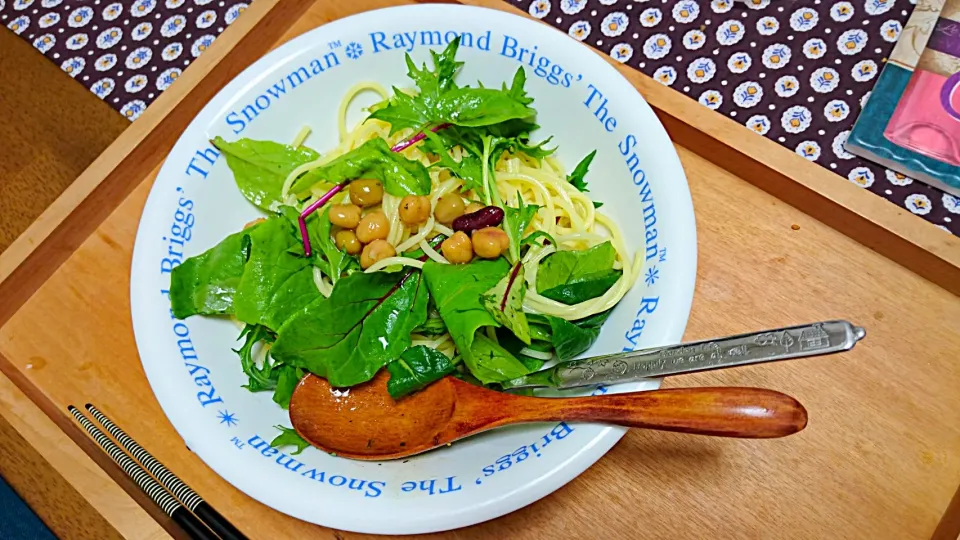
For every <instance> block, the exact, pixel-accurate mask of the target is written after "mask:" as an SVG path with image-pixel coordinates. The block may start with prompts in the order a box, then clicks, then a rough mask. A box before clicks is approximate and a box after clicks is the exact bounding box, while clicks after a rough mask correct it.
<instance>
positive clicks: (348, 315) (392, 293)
mask: <svg viewBox="0 0 960 540" xmlns="http://www.w3.org/2000/svg"><path fill="white" fill-rule="evenodd" d="M426 319H427V289H426V287H425V286H424V285H423V283H422V278H421V276H420V274H419V273H417V272H414V271H408V272H404V273H393V274H390V273H384V272H374V273H371V274H366V273H356V274H353V275H351V276H348V277H346V278H344V279H342V280H341V281H340V282H339V283H338V284H337V286H336V287H335V288H334V289H333V293H332V294H331V295H330V298H327V299H321V300H319V301H316V302H313V303H311V304H310V305H309V306H307V307H306V308H305V309H303V310H302V311H300V312H299V313H297V314H296V315H294V316H293V317H291V318H290V320H288V321H287V322H285V323H284V324H283V326H282V327H280V331H279V332H278V333H277V342H276V343H275V344H274V345H273V348H272V349H271V353H272V354H273V356H274V357H275V358H277V359H278V360H282V361H283V362H285V363H287V364H289V365H291V366H296V367H301V368H303V369H305V370H307V371H309V372H311V373H313V374H315V375H318V376H321V377H326V379H327V380H328V381H330V384H331V385H333V386H353V385H355V384H359V383H362V382H366V381H368V380H370V379H371V378H373V376H374V375H375V374H376V373H377V371H379V370H380V368H382V367H383V366H385V365H386V364H387V363H389V362H390V361H392V360H394V359H396V358H398V357H399V356H400V355H401V353H403V351H404V350H406V349H407V347H409V346H410V333H411V332H412V331H413V329H414V328H416V327H417V326H418V325H420V324H422V323H423V322H424V321H425V320H426Z"/></svg>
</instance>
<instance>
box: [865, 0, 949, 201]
mask: <svg viewBox="0 0 960 540" xmlns="http://www.w3.org/2000/svg"><path fill="white" fill-rule="evenodd" d="M847 149H848V150H849V151H850V152H852V153H854V154H857V155H860V156H863V157H865V158H867V159H870V160H871V161H875V162H878V163H880V164H882V165H884V166H886V167H888V168H890V169H893V170H896V171H898V172H900V173H903V174H905V175H907V176H910V177H913V178H916V179H918V180H920V181H923V182H925V183H928V184H931V185H934V186H936V187H939V188H940V189H943V190H945V191H947V192H950V193H952V194H954V195H960V0H920V2H919V3H918V5H917V7H916V8H915V11H914V14H913V15H912V16H911V17H910V20H909V21H907V25H906V26H905V27H904V30H903V32H902V33H901V36H900V41H899V42H898V43H897V46H896V48H895V49H894V51H893V53H892V54H891V57H890V61H889V62H888V63H887V65H886V67H885V68H884V70H883V73H882V74H881V76H880V79H879V80H878V81H877V85H876V87H875V88H874V90H873V92H872V93H871V95H870V99H869V101H868V102H867V104H866V106H865V107H864V109H863V112H862V113H861V114H860V117H859V118H858V119H857V123H856V125H855V126H854V129H853V132H852V133H851V135H850V138H849V140H848V143H847Z"/></svg>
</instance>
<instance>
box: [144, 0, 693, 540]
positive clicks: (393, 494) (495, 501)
mask: <svg viewBox="0 0 960 540" xmlns="http://www.w3.org/2000/svg"><path fill="white" fill-rule="evenodd" d="M461 33H462V34H463V35H464V37H463V40H462V41H463V44H462V45H461V48H460V56H459V59H460V60H463V61H465V62H466V66H465V67H464V69H463V72H462V73H461V75H460V80H461V81H465V82H473V81H476V80H480V81H483V82H484V83H485V84H486V85H498V86H499V85H500V83H501V82H502V81H504V80H509V79H510V78H511V77H512V75H513V73H514V71H515V70H516V69H517V66H518V65H520V61H518V59H519V57H520V55H521V54H522V55H523V57H522V61H523V63H524V64H525V65H526V66H527V68H526V69H527V81H528V82H527V89H528V91H529V92H530V94H531V95H532V96H533V97H535V99H536V101H535V103H534V106H535V107H536V108H537V110H538V111H539V116H538V122H539V123H540V125H541V126H542V131H541V133H540V134H541V135H548V134H549V135H553V136H554V141H555V142H556V143H558V144H559V147H560V151H559V154H558V155H559V157H560V159H561V160H562V161H563V162H564V163H565V165H566V166H567V167H568V168H572V167H573V165H575V164H576V162H577V161H579V159H580V158H581V157H583V156H584V155H585V154H587V153H588V152H590V151H591V150H593V149H597V157H596V159H595V160H594V162H593V166H592V168H591V171H590V174H589V176H588V177H587V180H588V181H589V184H590V190H591V194H592V195H593V197H594V198H595V199H597V200H600V201H603V202H604V203H605V206H604V207H603V211H604V212H606V213H608V214H609V215H611V217H613V218H614V219H615V220H616V221H617V222H618V223H619V224H620V226H621V227H622V228H623V229H624V232H625V235H626V237H627V241H628V246H629V248H630V249H632V250H635V252H636V253H639V254H640V256H641V257H644V259H645V265H644V271H643V275H642V276H641V278H640V279H639V280H638V284H637V286H636V287H635V288H634V289H633V290H632V291H631V292H630V293H629V294H628V295H627V296H626V297H625V298H624V299H623V301H622V302H621V303H620V305H619V306H618V307H617V308H616V310H615V312H614V313H613V315H612V316H611V317H610V319H609V320H608V322H607V323H606V325H605V326H604V328H603V332H602V334H601V336H600V339H599V341H598V342H597V344H596V345H595V346H594V348H593V349H592V350H591V351H590V354H597V353H608V352H614V351H619V350H622V349H624V348H631V349H632V348H634V347H648V346H654V345H662V344H666V343H675V342H677V341H679V340H680V338H681V336H682V334H683V330H684V327H685V325H686V322H687V316H688V314H689V311H690V302H691V300H692V296H693V288H694V280H695V274H696V231H695V225H694V218H693V207H692V205H691V202H690V193H689V190H688V188H687V183H686V178H685V177H684V174H683V169H682V168H681V166H680V161H679V160H678V158H677V154H676V152H675V151H674V148H673V145H672V144H671V142H670V139H669V138H668V137H667V134H666V132H665V131H664V129H663V126H661V125H660V122H659V121H658V120H657V117H656V116H654V114H653V112H652V111H651V109H650V107H649V106H648V105H647V104H646V102H645V101H644V100H643V98H641V97H640V95H639V94H638V93H637V91H636V90H635V89H634V88H633V87H632V86H631V85H630V84H629V83H628V82H627V81H626V80H625V79H624V78H623V77H622V76H621V75H620V74H619V73H617V71H616V70H615V69H613V68H612V67H611V66H609V65H608V64H607V63H606V62H605V61H604V60H603V59H602V58H600V57H598V56H597V55H596V53H594V52H593V51H591V50H590V49H588V48H587V47H586V46H583V45H581V44H579V43H577V42H576V41H574V40H573V39H570V38H569V37H568V36H566V35H564V34H562V33H560V32H557V31H556V30H553V29H551V28H549V27H547V26H545V25H541V24H538V23H536V22H533V21H530V20H527V19H524V18H522V17H517V16H513V15H508V14H505V13H501V12H497V11H493V10H487V9H480V8H473V7H462V6H451V5H429V6H410V7H396V8H390V9H385V10H380V11H372V12H368V13H363V14H361V15H356V16H353V17H349V18H346V19H342V20H339V21H336V22H334V23H331V24H328V25H326V26H323V27H320V28H317V29H315V30H313V31H311V32H309V33H307V34H305V35H303V36H301V37H299V38H297V39H295V40H293V41H291V42H290V43H287V44H286V45H284V46H282V47H280V48H279V49H277V50H275V51H273V52H271V53H270V54H268V55H267V56H266V57H264V58H262V59H261V60H260V61H258V62H257V63H255V64H254V65H253V66H251V67H250V68H248V69H247V70H246V71H244V72H243V73H242V74H240V75H239V76H238V77H237V78H236V79H235V80H234V81H233V82H231V83H230V84H229V85H227V86H226V87H225V88H224V89H223V90H222V91H221V92H220V93H219V94H218V95H217V96H216V97H215V98H214V99H213V100H212V101H211V102H210V103H209V104H208V105H207V106H206V107H205V108H204V109H203V111H202V112H201V113H200V114H199V115H198V116H197V118H196V119H194V121H193V122H192V123H191V124H190V126H189V127H188V128H187V130H186V131H185V132H184V134H183V136H182V137H181V138H180V140H179V142H177V144H176V146H175V147H174V148H173V151H172V152H171V153H170V156H169V157H168V158H167V161H166V163H165V164H164V166H163V169H162V170H161V171H160V175H159V176H158V177H157V180H156V183H155V184H154V186H153V189H152V191H151V192H150V197H149V199H148V200H147V204H146V207H145V208H144V211H143V217H142V218H141V221H140V229H139V232H138V234H137V241H136V246H135V248H134V256H133V269H132V275H131V284H130V293H131V310H132V313H133V326H134V331H135V333H136V339H137V347H138V348H139V351H140V356H141V359H142V361H143V367H144V370H145V371H146V374H147V378H148V379H149V380H150V385H151V387H152V388H153V391H154V393H155V394H156V396H157V399H158V400H159V402H160V405H161V406H162V407H163V410H164V412H165V413H166V414H167V416H168V417H169V418H170V421H171V422H172V423H173V425H174V427H175V428H176V429H177V431H178V432H179V433H180V435H181V436H182V437H183V439H184V441H185V442H186V444H187V446H189V447H190V449H191V450H193V451H194V452H196V454H197V455H198V456H200V457H201V458H202V459H203V460H204V462H206V463H207V464H208V465H209V466H210V467H211V468H212V469H214V470H215V471H216V472H217V473H218V474H219V475H221V476H222V477H223V478H225V479H226V480H227V481H229V482H230V483H231V484H233V485H234V486H236V487H237V488H238V489H240V490H241V491H243V492H244V493H247V494H248V495H250V496H251V497H253V498H255V499H257V500H258V501H260V502H262V503H264V504H266V505H268V506H270V507H272V508H275V509H277V510H279V511H281V512H285V513H287V514H290V515H292V516H295V517H298V518H300V519H303V520H306V521H311V522H313V523H317V524H320V525H325V526H327V527H333V528H337V529H345V530H349V531H358V532H368V533H392V534H403V533H426V532H432V531H441V530H446V529H452V528H456V527H462V526H465V525H470V524H473V523H477V522H481V521H484V520H488V519H492V518H495V517H497V516H501V515H503V514H506V513H508V512H511V511H513V510H516V509H518V508H520V507H522V506H524V505H527V504H530V503H531V502H533V501H536V500H537V499H539V498H541V497H543V496H545V495H547V494H549V493H550V492H552V491H554V490H556V489H557V488H559V487H560V486H562V485H563V484H565V483H567V482H569V481H570V480H571V479H573V478H574V477H575V476H577V475H578V474H580V473H581V472H583V471H584V470H585V469H586V468H587V467H589V466H590V465H591V464H593V463H594V462H595V461H596V460H597V459H599V458H600V457H601V456H602V455H603V454H604V453H606V452H607V450H609V449H610V448H611V447H612V446H613V445H614V444H615V443H616V442H617V441H618V440H619V439H620V437H621V436H622V435H623V433H624V430H622V429H618V428H612V427H605V426H600V425H592V424H569V425H567V424H543V425H530V426H521V427H513V428H507V429H502V430H498V431H495V432H491V433H487V434H484V435H481V436H477V437H475V438H472V439H468V440H466V441H463V442H461V443H458V444H455V445H453V446H452V447H450V448H444V449H441V450H438V451H434V452H429V453H427V454H424V455H421V456H418V457H416V458H413V459H410V460H408V461H402V462H401V461H394V462H385V463H365V462H357V461H350V460H345V459H341V458H335V457H332V456H329V455H327V454H325V453H323V452H321V451H318V450H316V449H313V448H309V449H307V451H305V452H304V453H303V454H300V455H298V456H290V455H289V453H287V452H282V451H277V450H274V449H270V448H269V445H268V442H267V441H269V440H271V439H272V438H273V437H274V436H275V435H276V434H277V431H276V430H275V429H274V428H273V426H274V425H277V424H283V425H289V419H288V418H287V415H286V412H285V411H283V410H281V409H280V408H279V407H278V406H276V405H275V404H274V403H273V402H272V401H271V396H270V394H269V393H259V394H252V393H250V392H248V391H247V390H245V389H243V388H241V385H242V384H244V383H245V382H246V378H245V376H244V375H243V372H242V371H241V369H240V363H239V361H238V358H237V356H236V355H235V354H234V353H233V352H231V348H235V347H237V346H238V345H237V343H236V338H237V334H238V330H237V328H236V327H235V326H234V325H233V324H231V323H230V322H227V321H223V320H216V319H213V318H203V317H193V318H190V319H188V320H186V321H177V320H174V319H172V318H171V316H170V306H169V302H168V299H167V296H166V294H165V290H166V289H167V287H168V285H169V277H170V276H169V269H170V268H171V267H172V265H174V264H176V262H177V261H179V260H180V259H181V258H182V257H189V256H192V255H196V254H198V253H201V252H202V251H204V250H206V249H208V248H210V247H211V246H213V245H215V244H216V243H217V242H219V241H220V240H221V239H223V238H224V237H225V236H226V235H227V234H229V233H232V232H235V231H236V230H239V229H240V228H241V227H242V226H243V224H244V223H246V222H247V221H249V220H251V219H253V218H255V217H258V215H259V212H258V210H257V209H256V208H254V207H253V206H252V205H251V204H249V203H248V202H247V201H246V200H245V199H244V198H243V197H242V196H241V195H240V192H239V191H238V190H237V188H236V187H235V184H234V182H233V177H232V174H231V172H230V170H229V169H228V168H227V166H226V164H225V163H224V162H223V160H222V159H216V152H215V151H214V150H213V148H212V147H211V146H210V145H209V143H208V141H209V139H211V138H212V137H214V136H216V135H221V136H223V137H224V138H226V139H228V140H234V139H236V138H239V137H251V138H255V139H271V140H276V141H290V140H292V139H293V137H294V136H295V135H296V134H297V132H298V131H299V130H300V128H301V127H302V126H303V125H304V124H307V125H310V126H311V127H312V128H313V134H312V135H311V137H310V139H309V144H310V146H312V147H313V148H316V149H318V150H320V151H324V150H325V149H327V148H330V147H333V146H334V144H335V142H336V139H337V128H336V120H335V119H336V114H337V107H338V104H339V103H340V99H341V97H342V96H343V95H344V94H345V92H346V90H347V89H348V88H349V87H350V86H352V85H353V84H355V83H357V82H359V81H362V80H376V81H378V82H380V83H382V84H384V85H386V86H388V87H389V86H391V85H397V86H409V84H410V83H409V81H408V80H407V79H406V76H405V72H406V67H405V64H404V60H403V55H404V52H406V51H405V50H404V47H406V49H412V50H410V54H411V55H412V56H413V58H414V60H415V61H416V62H417V63H418V64H419V63H421V62H425V61H429V53H428V50H429V49H430V48H433V49H438V50H439V49H440V48H442V47H443V46H444V45H445V43H446V40H449V39H452V38H453V37H454V35H456V34H461ZM607 33H610V32H607ZM614 33H615V32H614ZM411 37H412V38H413V39H414V42H413V44H412V45H411V43H410V41H409V40H410V38H411ZM441 40H444V41H443V42H442V43H441V42H440V41H441ZM431 41H432V42H433V43H432V47H431ZM626 47H629V46H628V45H626ZM531 51H532V52H531ZM301 67H302V68H304V69H303V70H301V69H300V68H301ZM294 73H299V74H300V75H299V76H298V75H293V74H294ZM307 75H308V76H307ZM298 77H299V78H300V79H303V80H302V81H300V80H299V79H298ZM293 83H296V84H295V85H294V84H293ZM591 96H592V97H591ZM358 101H362V100H358ZM370 102H371V100H367V102H366V103H360V104H355V105H356V107H355V108H356V109H357V110H356V111H353V113H352V118H351V122H354V121H358V120H359V119H360V118H361V114H362V113H361V112H360V111H359V107H360V105H363V106H365V105H368V104H369V103H370ZM624 154H626V155H624ZM634 154H635V156H634ZM631 168H632V169H631ZM658 385H659V382H658V381H648V382H643V383H636V384H629V385H618V386H617V387H615V388H610V389H609V391H611V392H622V391H629V390H641V389H652V388H656V387H657V386H658Z"/></svg>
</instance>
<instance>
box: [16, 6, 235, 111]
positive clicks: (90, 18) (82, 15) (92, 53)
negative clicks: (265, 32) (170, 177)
mask: <svg viewBox="0 0 960 540" xmlns="http://www.w3.org/2000/svg"><path fill="white" fill-rule="evenodd" d="M247 5H248V3H247V2H237V1H235V0H231V1H226V2H224V1H220V0H132V1H131V0H127V1H125V2H109V1H105V0H73V1H70V0H0V22H2V23H3V25H4V26H6V27H7V28H8V29H10V30H12V31H13V32H15V33H16V34H18V35H19V36H20V37H22V38H24V39H26V40H27V41H29V42H30V43H32V44H33V46H34V47H36V48H37V50H39V51H40V52H42V53H43V54H44V55H46V57H47V58H49V59H51V60H53V61H54V62H56V63H57V65H59V66H60V69H62V70H63V71H65V72H66V73H68V74H69V75H70V76H71V77H73V78H74V79H76V80H77V81H80V82H81V83H82V84H83V85H84V86H86V87H87V88H89V89H90V91H91V92H93V93H94V94H96V95H97V96H98V97H100V98H101V99H103V100H104V101H106V102H107V103H109V104H110V105H111V106H112V107H113V108H115V109H117V110H118V111H120V114H122V115H124V116H125V117H127V118H129V119H130V120H136V119H137V117H139V116H140V114H141V113H143V111H144V110H145V109H146V108H147V106H148V105H149V104H150V103H152V102H153V100H154V99H156V98H157V96H159V95H160V93H161V92H163V91H164V90H166V89H167V88H168V87H169V86H170V85H171V84H173V82H174V81H176V80H177V77H179V76H180V75H181V74H182V73H183V70H184V69H185V68H186V67H187V66H188V65H190V62H191V61H192V60H193V59H195V58H196V57H198V56H200V53H202V52H203V51H205V50H207V48H209V47H210V44H211V43H213V40H215V39H217V36H218V35H220V33H221V32H223V29H224V28H225V27H226V26H227V25H229V24H230V23H232V22H233V21H234V20H236V18H237V17H238V16H239V15H240V13H241V12H242V11H243V10H244V9H245V8H246V7H247Z"/></svg>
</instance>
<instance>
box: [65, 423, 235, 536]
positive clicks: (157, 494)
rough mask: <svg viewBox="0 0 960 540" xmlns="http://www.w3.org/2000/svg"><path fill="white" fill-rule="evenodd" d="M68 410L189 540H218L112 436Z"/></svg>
mask: <svg viewBox="0 0 960 540" xmlns="http://www.w3.org/2000/svg"><path fill="white" fill-rule="evenodd" d="M67 410H68V411H70V414H72V415H73V417H74V418H76V419H77V422H79V423H80V425H81V426H83V429H85V430H87V433H89V434H90V436H91V437H93V440H95V441H97V444H99V445H100V448H103V450H104V452H106V453H107V454H109V455H110V457H111V458H113V460H114V461H115V462H117V465H119V466H120V468H121V469H123V472H125V473H127V476H129V477H130V478H131V479H132V480H133V481H134V482H136V484H137V486H138V487H140V489H141V490H143V492H144V493H146V494H147V496H148V497H150V498H151V499H152V500H153V502H155V503H156V504H157V506H159V507H160V508H161V509H162V510H163V511H164V513H166V514H167V515H168V516H170V517H171V518H172V519H173V521H174V522H175V523H176V524H177V525H179V526H180V527H181V528H183V530H184V531H185V532H186V533H187V534H188V535H189V536H190V538H192V539H194V540H218V538H219V537H217V536H216V535H215V534H213V533H212V532H210V530H209V529H207V527H206V526H205V525H204V524H203V522H201V521H200V520H199V519H197V517H196V516H194V515H193V514H191V513H190V511H189V510H187V509H186V508H185V507H184V506H183V505H182V504H180V502H179V501H177V499H175V498H174V497H173V495H170V494H169V493H167V491H166V490H165V489H163V486H161V485H160V484H158V483H157V481H156V480H154V479H153V478H152V477H151V476H150V475H149V474H147V471H145V470H143V468H142V467H140V466H139V465H137V463H136V462H135V461H134V460H133V459H131V458H130V456H128V455H127V454H125V453H124V452H123V450H121V449H120V447H119V446H117V445H116V444H114V442H113V441H111V440H110V438H109V437H107V436H106V435H105V434H104V433H103V432H102V431H100V430H99V429H97V426H95V425H93V422H91V421H90V420H88V419H87V417H86V416H84V415H83V413H81V412H80V410H79V409H77V408H76V407H74V406H73V405H71V406H69V407H67Z"/></svg>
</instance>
